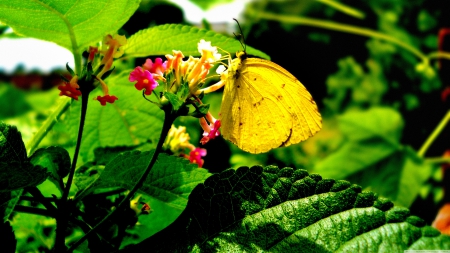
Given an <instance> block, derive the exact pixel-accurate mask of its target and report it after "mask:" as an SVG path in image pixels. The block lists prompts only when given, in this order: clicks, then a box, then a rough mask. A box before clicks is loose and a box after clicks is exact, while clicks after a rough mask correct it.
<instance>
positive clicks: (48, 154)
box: [30, 147, 70, 193]
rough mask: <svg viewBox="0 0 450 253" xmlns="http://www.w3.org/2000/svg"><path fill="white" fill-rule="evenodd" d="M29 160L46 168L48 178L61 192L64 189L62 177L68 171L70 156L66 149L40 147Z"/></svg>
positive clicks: (67, 173)
mask: <svg viewBox="0 0 450 253" xmlns="http://www.w3.org/2000/svg"><path fill="white" fill-rule="evenodd" d="M30 162H31V163H32V164H34V165H40V166H42V167H44V168H45V169H47V171H48V172H49V180H50V181H51V182H52V183H54V184H55V185H56V186H57V187H58V189H59V190H60V191H61V193H62V192H63V191H64V183H63V181H62V179H63V178H64V177H66V176H67V175H69V172H70V156H69V153H68V152H67V150H65V149H63V148H61V147H48V148H41V149H38V150H36V152H34V153H33V155H32V156H31V157H30Z"/></svg>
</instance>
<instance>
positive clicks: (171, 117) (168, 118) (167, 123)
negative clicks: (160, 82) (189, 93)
mask: <svg viewBox="0 0 450 253" xmlns="http://www.w3.org/2000/svg"><path fill="white" fill-rule="evenodd" d="M164 112H165V118H164V123H163V127H162V129H161V134H160V137H159V140H158V144H157V145H156V148H155V151H154V152H153V154H152V157H151V158H150V161H149V163H148V165H147V168H146V169H145V171H144V173H143V174H142V176H141V177H140V179H139V181H138V182H137V183H136V184H135V185H134V187H133V189H131V191H130V192H129V193H128V194H127V195H126V196H125V198H124V199H123V200H122V201H121V202H120V203H119V205H118V206H117V208H116V209H114V210H113V211H112V212H110V213H109V214H108V215H107V216H105V218H103V219H102V220H101V221H100V222H99V223H98V224H97V225H95V227H94V228H93V229H92V230H90V231H89V232H88V233H86V234H85V235H84V236H83V237H82V238H81V239H80V240H78V241H77V242H76V243H75V244H73V245H72V246H71V247H70V248H69V250H68V251H67V252H73V251H74V250H75V249H76V248H77V247H78V246H80V245H81V243H83V242H84V241H85V240H86V239H87V238H88V237H89V236H91V235H92V234H93V233H95V232H96V231H97V230H98V229H99V228H100V227H101V226H102V224H104V223H105V221H107V220H109V219H110V218H111V217H112V216H113V215H114V214H115V213H118V210H123V209H125V207H126V206H127V205H128V206H129V205H130V203H129V202H130V199H131V198H132V197H133V195H134V194H135V193H136V192H137V191H138V190H139V189H140V188H141V186H142V185H143V183H144V181H145V179H146V178H147V176H148V174H149V173H150V170H151V169H152V167H153V165H154V164H155V162H156V159H157V157H158V154H159V153H160V152H161V150H162V145H163V144H164V141H165V139H166V136H167V133H168V132H169V129H170V127H171V126H172V124H173V122H174V121H175V119H176V117H177V115H175V114H173V113H172V112H171V111H170V110H165V111H164Z"/></svg>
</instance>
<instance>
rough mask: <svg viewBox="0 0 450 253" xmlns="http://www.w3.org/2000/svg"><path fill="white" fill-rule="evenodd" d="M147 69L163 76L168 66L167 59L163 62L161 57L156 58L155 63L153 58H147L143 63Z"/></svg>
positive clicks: (153, 73)
mask: <svg viewBox="0 0 450 253" xmlns="http://www.w3.org/2000/svg"><path fill="white" fill-rule="evenodd" d="M143 67H144V69H145V70H148V71H150V73H152V75H153V77H154V75H157V76H161V77H162V76H163V75H164V72H165V71H166V68H167V61H165V62H163V61H162V59H161V58H156V59H155V63H153V62H152V60H151V59H147V60H146V61H145V64H144V65H143Z"/></svg>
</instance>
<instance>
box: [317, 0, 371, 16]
mask: <svg viewBox="0 0 450 253" xmlns="http://www.w3.org/2000/svg"><path fill="white" fill-rule="evenodd" d="M316 2H319V3H322V4H325V5H328V6H330V7H331V8H334V9H336V10H338V11H340V12H342V13H345V14H347V15H349V16H352V17H354V18H359V19H364V18H365V17H366V14H365V13H364V12H362V11H360V10H358V9H355V8H353V7H350V6H348V5H345V4H343V3H341V2H339V1H334V0H316Z"/></svg>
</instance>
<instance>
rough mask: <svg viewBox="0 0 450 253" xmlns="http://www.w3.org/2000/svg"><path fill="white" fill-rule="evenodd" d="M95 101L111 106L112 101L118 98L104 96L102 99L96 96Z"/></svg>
mask: <svg viewBox="0 0 450 253" xmlns="http://www.w3.org/2000/svg"><path fill="white" fill-rule="evenodd" d="M97 100H98V101H99V102H100V104H102V105H106V102H108V103H111V104H112V103H114V101H116V100H118V98H117V97H116V96H110V95H104V96H103V97H101V96H97Z"/></svg>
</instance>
